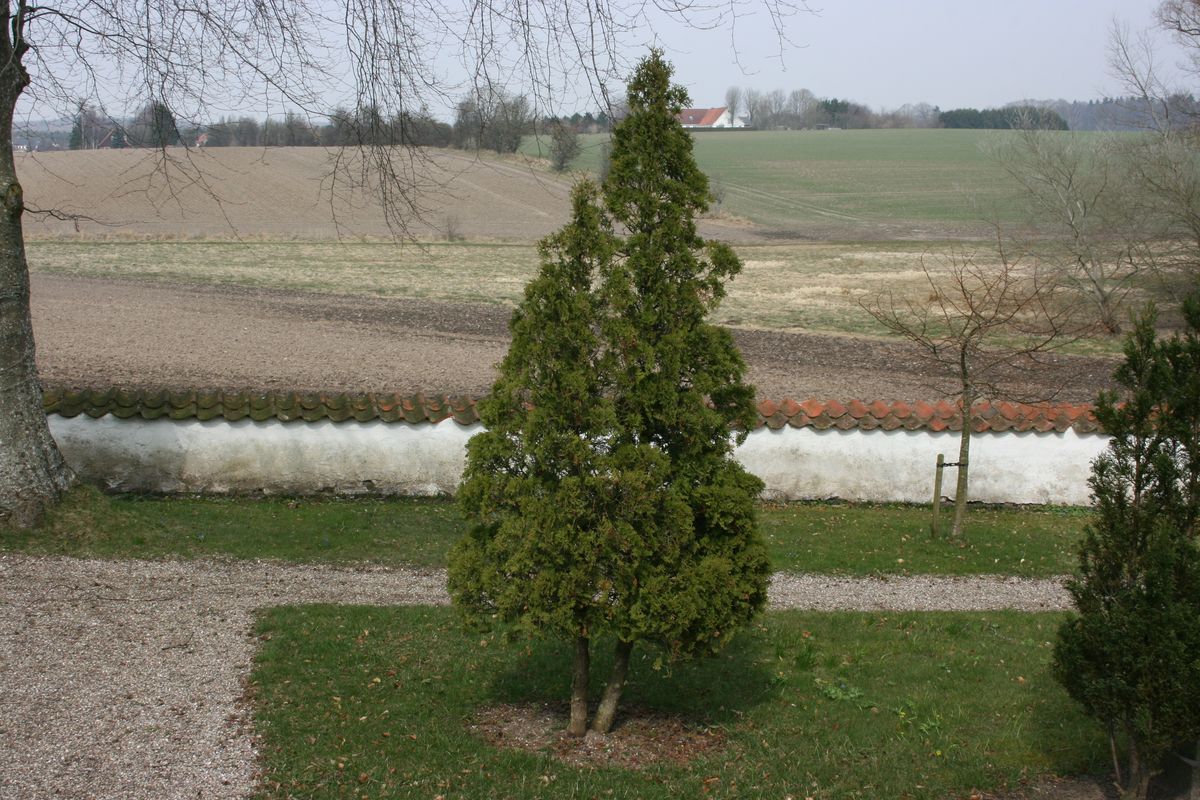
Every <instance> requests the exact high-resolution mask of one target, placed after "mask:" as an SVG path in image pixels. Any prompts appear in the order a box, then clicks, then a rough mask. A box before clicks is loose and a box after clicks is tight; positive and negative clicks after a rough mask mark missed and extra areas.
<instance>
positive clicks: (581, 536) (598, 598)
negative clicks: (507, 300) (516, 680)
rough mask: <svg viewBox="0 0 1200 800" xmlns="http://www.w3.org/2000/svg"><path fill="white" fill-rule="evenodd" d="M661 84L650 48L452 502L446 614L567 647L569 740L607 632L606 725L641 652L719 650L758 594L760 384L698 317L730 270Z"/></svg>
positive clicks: (557, 247) (541, 282)
mask: <svg viewBox="0 0 1200 800" xmlns="http://www.w3.org/2000/svg"><path fill="white" fill-rule="evenodd" d="M670 77H671V69H670V67H669V66H668V65H667V64H666V62H665V61H663V59H662V56H661V54H660V53H658V52H654V53H652V54H651V55H650V56H649V57H648V58H646V59H645V60H644V61H643V62H642V63H641V64H640V65H639V66H638V68H637V70H636V71H635V73H634V76H633V79H632V82H631V83H630V85H629V105H630V114H629V116H628V117H627V118H626V119H625V120H624V121H623V122H622V123H621V124H620V125H619V126H618V127H617V129H616V131H615V133H614V141H613V151H612V169H611V171H610V173H609V176H608V179H607V180H606V181H605V183H604V186H603V188H602V190H597V188H596V187H595V186H594V185H592V184H590V183H587V182H584V183H581V184H580V185H579V186H577V187H576V189H575V191H574V194H573V198H572V203H573V214H572V220H571V222H570V223H569V224H568V225H567V226H566V227H565V228H563V229H562V230H561V231H559V232H558V233H557V234H555V235H553V236H551V237H549V238H548V239H547V240H545V241H543V242H542V244H541V247H540V253H541V261H542V265H541V271H540V273H539V275H538V277H537V278H536V279H535V280H534V281H533V282H532V283H530V285H529V286H528V287H527V288H526V291H525V298H524V301H523V302H522V303H521V305H520V307H519V308H518V309H517V311H516V313H515V314H514V315H513V320H512V323H511V329H512V334H513V342H512V346H511V348H510V350H509V352H508V355H507V356H506V357H505V359H504V361H503V362H502V364H501V367H500V377H499V379H498V380H497V382H496V385H495V387H494V389H493V392H492V395H491V396H490V397H489V398H488V399H487V400H485V401H483V402H481V403H480V416H481V418H482V420H483V422H484V424H485V425H486V426H487V432H486V433H482V434H480V435H478V436H476V437H474V438H473V439H472V440H471V442H470V444H469V445H468V460H467V469H466V472H465V474H464V482H463V486H462V488H461V491H460V497H461V502H462V505H463V508H464V509H465V511H466V513H467V515H468V516H469V517H470V518H471V520H472V521H473V523H474V525H473V527H472V529H471V531H470V533H469V534H468V535H467V536H466V537H464V538H463V539H462V540H461V541H460V542H459V543H458V545H456V547H455V549H454V552H453V553H452V555H451V562H450V591H451V594H452V596H453V598H454V600H455V603H456V604H457V605H458V606H459V607H460V609H462V610H463V611H464V613H465V614H466V616H467V617H468V619H472V620H475V621H478V622H485V623H486V622H489V621H492V620H497V619H498V620H501V621H504V622H508V623H515V624H517V625H519V626H521V627H523V628H526V629H528V630H530V631H533V632H537V633H545V634H551V635H557V636H561V637H565V638H568V639H571V640H572V641H573V642H574V646H575V660H574V667H573V678H572V690H571V698H572V699H571V720H570V724H569V726H568V731H569V732H571V733H573V734H576V735H582V734H583V733H584V732H585V731H586V729H587V715H588V697H589V693H588V687H589V672H590V646H591V641H592V639H594V638H595V637H597V636H600V635H604V634H609V635H612V636H613V637H614V638H615V640H616V644H615V657H614V662H613V667H612V674H611V675H610V677H609V680H608V682H607V685H606V687H605V690H604V693H603V697H602V698H601V700H600V703H599V707H598V708H597V710H596V713H595V715H594V717H593V719H592V722H591V728H592V730H595V731H598V732H601V733H606V732H607V731H608V730H609V729H610V728H611V726H612V723H613V721H614V718H615V716H616V711H617V705H618V703H619V700H620V696H621V693H622V690H623V688H624V684H625V678H626V674H627V671H628V668H629V662H630V654H631V653H632V650H633V647H634V645H635V643H638V642H646V643H650V644H655V645H658V646H660V647H662V648H663V650H664V651H665V652H666V654H667V655H668V656H669V657H688V656H692V655H695V654H699V653H713V652H717V651H718V650H719V649H720V648H721V647H722V646H723V645H724V644H725V643H726V642H728V640H729V638H730V637H731V635H732V633H733V631H734V630H735V629H736V628H737V627H739V626H740V625H742V624H744V623H745V622H747V621H748V620H749V619H750V618H751V617H752V616H753V615H754V614H755V613H757V612H758V611H759V610H760V609H761V608H762V606H763V605H764V604H765V602H766V589H767V578H768V564H767V560H766V554H765V549H764V547H763V544H762V541H761V539H760V537H759V536H758V533H757V529H756V526H755V510H754V498H755V497H756V496H757V494H758V493H759V492H760V491H761V489H762V483H761V482H760V481H759V480H758V479H757V478H755V477H754V476H752V475H750V474H748V473H747V472H746V471H745V470H744V469H743V468H742V467H741V465H739V464H738V463H737V462H736V461H735V460H734V459H733V447H734V437H733V435H732V434H733V430H732V429H733V427H734V426H735V425H740V426H741V427H742V428H743V430H744V429H747V428H748V427H749V426H750V425H751V424H752V423H753V421H754V418H755V410H754V391H753V388H752V387H750V386H748V385H747V384H746V383H745V382H744V380H743V374H744V372H745V366H744V364H743V362H742V360H741V356H740V355H739V353H738V351H737V349H736V347H735V346H734V344H733V340H732V337H731V336H730V335H729V333H728V331H726V330H724V329H722V328H717V327H715V326H712V325H710V324H708V323H707V322H706V321H705V318H706V315H707V314H708V312H710V311H711V310H712V309H713V308H714V307H715V306H716V305H717V303H719V302H720V300H721V298H722V297H723V296H724V293H725V290H724V283H725V281H727V280H728V279H730V278H732V277H733V276H734V275H735V274H736V273H737V272H738V271H739V270H740V268H741V263H740V262H739V261H738V259H737V257H736V256H735V255H734V253H733V251H732V250H731V249H729V248H728V247H726V246H724V245H720V244H716V243H711V242H705V241H704V240H702V239H701V238H700V237H699V236H698V234H697V232H696V224H695V217H696V215H697V214H699V213H701V212H703V211H704V210H705V209H706V208H707V204H708V182H707V180H706V179H705V177H704V175H703V174H702V173H701V172H700V171H699V169H698V168H697V167H696V163H695V159H694V158H693V156H692V141H691V137H690V136H689V135H688V133H687V132H686V131H684V130H683V128H682V126H681V125H680V124H679V122H678V120H677V118H676V117H677V114H678V113H679V111H680V109H681V108H682V107H683V106H684V105H685V104H686V103H687V94H686V92H685V91H684V90H683V89H682V88H680V87H673V86H671V84H670ZM617 231H619V233H617ZM742 435H744V434H742Z"/></svg>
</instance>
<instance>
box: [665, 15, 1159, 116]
mask: <svg viewBox="0 0 1200 800" xmlns="http://www.w3.org/2000/svg"><path fill="white" fill-rule="evenodd" d="M1158 4H1159V0H991V1H990V2H977V0H911V1H910V2H903V1H902V0H824V2H822V0H813V2H812V3H811V4H810V7H811V8H813V9H814V10H816V11H817V13H815V14H811V15H810V14H800V15H798V16H796V17H794V18H792V19H791V20H790V21H789V24H788V31H789V35H790V37H791V39H792V40H793V42H794V43H795V44H796V45H797V46H796V47H793V48H791V49H789V50H788V51H787V52H785V53H784V56H783V63H782V65H781V64H780V62H779V60H778V58H776V57H775V55H776V48H775V47H774V40H773V35H772V34H771V33H770V31H769V24H768V21H767V20H766V19H765V18H764V16H763V15H762V14H759V15H757V16H756V17H754V18H743V19H741V20H740V21H739V22H738V25H737V33H736V35H737V43H738V49H739V52H740V56H741V60H742V62H743V66H744V67H745V68H746V72H745V73H743V72H741V71H739V68H738V66H737V64H736V63H734V58H733V55H732V53H731V48H730V37H729V33H728V31H712V32H706V31H694V30H693V31H684V30H683V29H681V28H679V27H678V26H664V27H662V28H660V29H659V31H658V34H659V36H660V37H661V38H660V41H661V43H662V44H663V45H665V46H666V48H667V55H668V57H669V58H670V59H671V60H672V61H673V62H674V64H675V67H676V78H677V80H679V81H680V82H681V83H683V84H684V85H686V86H687V87H688V89H689V91H690V92H691V95H692V101H693V103H694V104H695V105H696V106H701V107H704V106H719V105H723V104H724V95H725V89H726V88H727V87H728V86H730V85H739V86H746V87H753V88H757V89H762V90H771V89H776V88H779V89H784V90H791V89H799V88H806V89H809V90H811V91H812V92H813V93H815V94H816V95H818V96H820V97H839V98H849V99H852V100H855V101H857V102H860V103H865V104H867V105H869V106H871V107H872V108H875V109H879V108H895V107H897V106H899V105H902V104H904V103H917V102H928V103H930V104H932V105H937V106H940V107H941V108H942V109H949V108H958V107H963V106H974V107H990V106H998V105H1002V104H1004V103H1007V102H1010V101H1013V100H1020V99H1025V98H1031V99H1033V98H1036V99H1056V98H1063V99H1066V100H1088V99H1091V98H1096V97H1102V96H1105V95H1115V94H1118V93H1119V92H1120V89H1119V86H1118V84H1117V82H1116V81H1115V80H1114V79H1113V78H1112V77H1111V76H1110V75H1109V69H1108V64H1107V49H1108V38H1109V29H1110V25H1111V24H1112V21H1113V20H1114V19H1116V20H1119V21H1122V22H1124V23H1126V24H1128V26H1129V27H1130V29H1131V30H1134V31H1140V30H1142V29H1146V28H1150V27H1151V26H1153V24H1154V9H1155V8H1156V7H1157V6H1158ZM1164 55H1166V57H1165V58H1164V61H1166V62H1168V63H1170V62H1172V60H1178V57H1177V55H1176V53H1175V52H1174V51H1173V52H1172V53H1170V54H1169V55H1167V54H1166V53H1165V51H1164Z"/></svg>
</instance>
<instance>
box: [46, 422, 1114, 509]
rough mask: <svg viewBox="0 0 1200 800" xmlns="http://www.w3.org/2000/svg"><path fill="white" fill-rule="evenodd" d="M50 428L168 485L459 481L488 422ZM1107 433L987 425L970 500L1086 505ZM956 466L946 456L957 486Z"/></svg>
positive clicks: (763, 455) (818, 463)
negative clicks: (469, 447) (473, 440)
mask: <svg viewBox="0 0 1200 800" xmlns="http://www.w3.org/2000/svg"><path fill="white" fill-rule="evenodd" d="M49 419H50V430H51V431H52V433H53V434H54V437H55V439H57V440H58V443H59V446H60V447H61V448H62V450H63V453H64V455H65V456H66V458H67V461H68V463H70V464H71V466H72V467H73V468H74V469H75V470H76V472H77V473H79V475H80V476H81V477H83V478H84V479H85V480H88V481H89V482H92V483H96V484H98V485H100V486H103V487H105V488H106V489H110V490H116V491H144V492H146V491H148V492H167V493H178V492H183V493H193V492H205V493H207V492H211V493H231V492H232V493H247V492H266V493H273V494H311V493H319V492H332V493H338V494H365V493H374V494H404V495H434V494H452V493H453V492H454V490H455V489H456V488H457V486H458V481H459V476H460V475H461V473H462V469H463V464H464V460H465V446H466V442H467V440H468V439H469V438H470V437H471V436H472V435H474V434H475V433H477V432H479V431H480V430H482V426H480V425H478V424H476V425H470V426H463V425H459V424H458V423H456V422H454V421H452V420H445V421H443V422H441V423H438V424H436V425H434V424H429V423H425V424H418V425H409V424H387V423H383V422H379V421H374V422H367V423H356V422H341V423H335V422H329V421H328V420H324V421H321V422H289V423H283V422H278V421H274V420H271V421H267V422H253V421H250V420H242V421H239V422H226V421H224V420H212V421H209V422H198V421H196V420H187V421H181V422H175V421H170V420H165V419H159V420H154V421H146V420H140V419H137V420H121V419H116V418H114V417H111V416H106V417H101V418H99V419H92V418H91V417H87V416H82V415H81V416H78V417H73V418H64V417H59V416H57V415H52V416H51V417H50V418H49ZM1106 441H1107V438H1106V437H1104V436H1096V435H1085V436H1080V435H1078V434H1076V433H1075V432H1073V431H1067V432H1065V433H985V434H977V435H976V436H975V437H974V439H973V440H972V454H971V499H972V500H982V501H987V502H1007V503H1050V504H1063V505H1086V504H1087V503H1088V502H1089V490H1088V486H1087V477H1088V474H1089V470H1090V464H1091V461H1092V459H1094V458H1095V457H1096V456H1097V455H1098V454H1099V453H1100V451H1101V450H1102V449H1103V448H1104V445H1105V443H1106ZM938 453H944V454H945V456H946V460H947V461H954V460H956V459H957V454H958V434H957V433H952V432H949V431H947V432H942V433H932V432H928V431H903V430H897V431H883V430H873V431H861V430H851V431H841V430H836V429H830V430H824V431H818V430H815V429H813V428H791V427H785V428H783V429H781V430H776V431H773V430H770V429H768V428H765V427H764V428H759V429H758V430H756V431H754V432H752V433H751V434H750V435H749V436H748V437H747V438H746V441H745V443H744V444H742V446H741V447H740V448H739V449H738V452H737V457H738V459H739V460H740V461H741V462H742V463H743V464H744V465H745V466H746V468H747V469H749V470H750V471H751V472H753V473H754V474H756V475H758V476H759V477H760V478H762V479H763V481H764V482H765V483H766V490H765V491H764V496H765V497H768V498H772V499H812V498H828V497H840V498H843V499H847V500H874V501H907V502H926V501H928V500H929V499H930V497H931V496H932V494H931V493H932V486H933V472H934V470H933V466H934V463H935V461H936V459H937V454H938ZM955 477H956V474H955V470H954V469H947V470H946V475H945V487H946V489H945V492H946V493H951V492H952V491H953V489H952V487H953V483H954V480H955Z"/></svg>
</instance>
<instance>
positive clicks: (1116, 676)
mask: <svg viewBox="0 0 1200 800" xmlns="http://www.w3.org/2000/svg"><path fill="white" fill-rule="evenodd" d="M1185 315H1186V317H1187V330H1186V332H1185V333H1184V334H1183V335H1182V336H1176V337H1173V338H1172V339H1170V340H1168V341H1158V340H1156V338H1155V333H1154V313H1153V310H1151V311H1149V312H1147V314H1145V315H1144V316H1143V317H1142V318H1140V319H1138V320H1136V325H1135V329H1134V330H1133V332H1132V333H1131V334H1130V336H1129V339H1128V341H1127V343H1126V345H1125V362H1124V364H1122V365H1121V367H1120V368H1119V369H1118V370H1117V373H1116V379H1117V382H1118V383H1119V384H1120V385H1121V386H1122V387H1123V389H1124V390H1125V397H1124V398H1122V399H1123V400H1124V404H1118V403H1117V398H1116V397H1115V396H1111V395H1104V396H1101V398H1100V401H1099V403H1098V405H1097V410H1096V413H1097V416H1098V417H1099V419H1100V421H1101V422H1102V423H1103V424H1104V427H1105V429H1106V430H1107V431H1108V432H1109V433H1110V434H1111V435H1112V436H1113V440H1112V442H1111V444H1110V445H1109V449H1108V451H1107V452H1106V453H1104V454H1103V455H1102V456H1101V457H1100V458H1098V459H1097V460H1096V462H1095V463H1094V465H1093V468H1092V478H1091V486H1092V490H1093V493H1094V496H1095V499H1096V510H1097V520H1096V522H1095V523H1094V524H1093V525H1092V526H1090V527H1089V529H1088V531H1087V534H1086V537H1085V540H1084V544H1083V547H1082V550H1081V553H1080V570H1079V574H1078V576H1077V577H1076V578H1075V579H1074V580H1073V581H1072V582H1071V583H1070V584H1069V588H1070V591H1071V594H1072V596H1073V597H1074V599H1075V604H1076V606H1077V608H1078V610H1079V616H1077V617H1075V618H1073V619H1071V620H1069V621H1068V622H1067V623H1066V624H1064V626H1063V627H1062V629H1061V630H1060V632H1059V640H1058V644H1057V647H1056V650H1055V672H1056V675H1057V677H1058V679H1059V680H1060V681H1061V682H1062V683H1063V685H1064V686H1065V687H1066V688H1067V691H1068V692H1069V693H1070V694H1071V696H1072V697H1074V698H1075V699H1076V700H1078V701H1079V702H1080V703H1082V704H1083V706H1084V707H1085V708H1086V709H1087V711H1088V713H1089V714H1091V715H1092V716H1094V717H1096V718H1097V719H1098V720H1100V721H1101V722H1102V723H1103V724H1104V725H1105V726H1106V727H1107V729H1108V731H1109V735H1110V737H1113V739H1114V740H1122V739H1123V740H1124V742H1125V744H1126V746H1127V747H1128V769H1127V770H1126V771H1125V773H1124V775H1122V774H1121V773H1122V771H1121V768H1120V765H1119V764H1117V765H1116V766H1117V773H1118V778H1119V780H1120V781H1121V782H1122V783H1123V784H1124V785H1125V787H1126V791H1127V793H1128V796H1134V797H1144V796H1145V793H1146V790H1147V787H1148V783H1149V780H1150V778H1151V777H1152V775H1153V774H1154V773H1155V772H1156V771H1157V770H1158V769H1159V768H1160V766H1161V765H1162V761H1163V757H1164V756H1165V754H1166V753H1167V751H1168V749H1169V748H1170V747H1171V746H1172V745H1173V744H1174V743H1179V742H1183V741H1187V740H1192V739H1195V737H1197V736H1200V550H1198V548H1197V540H1196V520H1197V509H1198V503H1200V491H1198V486H1197V480H1198V479H1200V436H1198V432H1200V305H1198V304H1197V301H1196V298H1194V297H1193V298H1192V299H1191V300H1189V301H1188V302H1187V303H1186V304H1185Z"/></svg>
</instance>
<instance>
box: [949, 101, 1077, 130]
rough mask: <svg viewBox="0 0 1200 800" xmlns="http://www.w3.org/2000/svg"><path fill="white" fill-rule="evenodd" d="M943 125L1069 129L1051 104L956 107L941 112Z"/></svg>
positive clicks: (955, 126) (997, 128)
mask: <svg viewBox="0 0 1200 800" xmlns="http://www.w3.org/2000/svg"><path fill="white" fill-rule="evenodd" d="M938 122H939V123H940V124H941V126H942V127H943V128H984V129H991V130H1005V131H1006V130H1019V129H1034V130H1047V131H1065V130H1067V129H1068V127H1069V126H1068V125H1067V121H1066V120H1065V119H1063V118H1062V115H1061V114H1059V113H1058V112H1057V111H1054V110H1053V109H1050V108H1042V107H1041V106H1008V107H1007V108H985V109H984V110H982V111H980V110H979V109H977V108H954V109H951V110H949V111H943V112H942V113H941V114H939V115H938Z"/></svg>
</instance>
